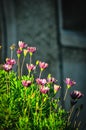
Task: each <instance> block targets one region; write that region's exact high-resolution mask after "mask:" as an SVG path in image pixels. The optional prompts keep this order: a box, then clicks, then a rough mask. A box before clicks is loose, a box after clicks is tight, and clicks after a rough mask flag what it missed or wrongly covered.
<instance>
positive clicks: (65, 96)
mask: <svg viewBox="0 0 86 130" xmlns="http://www.w3.org/2000/svg"><path fill="white" fill-rule="evenodd" d="M67 93H68V88H66V92H65V96H64V101H65V99H66V96H67Z"/></svg>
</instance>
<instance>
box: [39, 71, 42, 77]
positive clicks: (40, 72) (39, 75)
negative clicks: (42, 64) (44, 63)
mask: <svg viewBox="0 0 86 130" xmlns="http://www.w3.org/2000/svg"><path fill="white" fill-rule="evenodd" d="M41 75H42V70H40V73H39V78H41Z"/></svg>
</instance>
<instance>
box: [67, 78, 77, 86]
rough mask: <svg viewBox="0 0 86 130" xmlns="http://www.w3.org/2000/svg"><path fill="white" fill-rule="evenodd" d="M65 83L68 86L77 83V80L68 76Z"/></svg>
mask: <svg viewBox="0 0 86 130" xmlns="http://www.w3.org/2000/svg"><path fill="white" fill-rule="evenodd" d="M65 83H66V84H67V86H68V88H70V87H71V86H73V85H75V84H76V82H75V81H72V80H71V79H70V78H66V80H65Z"/></svg>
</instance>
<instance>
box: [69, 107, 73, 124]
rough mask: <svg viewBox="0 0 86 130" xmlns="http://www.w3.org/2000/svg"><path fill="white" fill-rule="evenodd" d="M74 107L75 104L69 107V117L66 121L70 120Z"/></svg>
mask: <svg viewBox="0 0 86 130" xmlns="http://www.w3.org/2000/svg"><path fill="white" fill-rule="evenodd" d="M74 107H75V106H72V108H71V109H70V114H69V117H68V122H69V121H70V118H71V115H72V113H73V111H74Z"/></svg>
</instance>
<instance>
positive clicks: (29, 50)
mask: <svg viewBox="0 0 86 130" xmlns="http://www.w3.org/2000/svg"><path fill="white" fill-rule="evenodd" d="M27 50H28V52H29V53H30V52H31V53H34V52H35V51H36V47H27Z"/></svg>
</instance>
